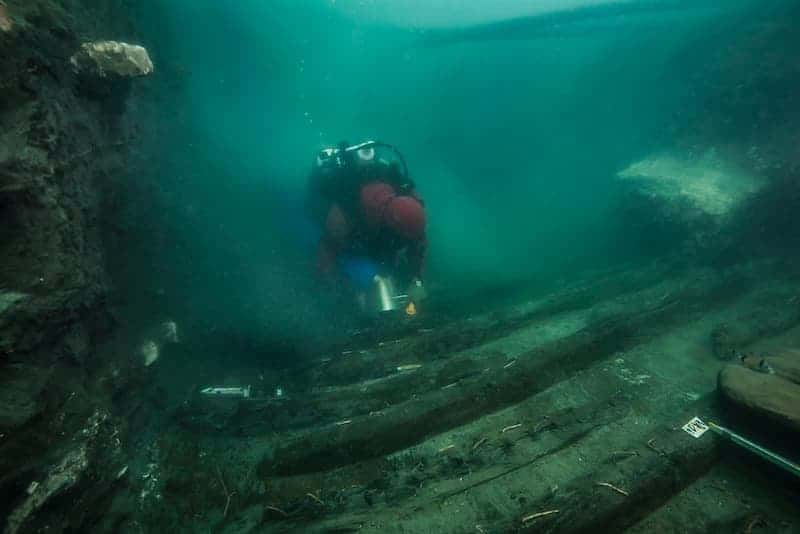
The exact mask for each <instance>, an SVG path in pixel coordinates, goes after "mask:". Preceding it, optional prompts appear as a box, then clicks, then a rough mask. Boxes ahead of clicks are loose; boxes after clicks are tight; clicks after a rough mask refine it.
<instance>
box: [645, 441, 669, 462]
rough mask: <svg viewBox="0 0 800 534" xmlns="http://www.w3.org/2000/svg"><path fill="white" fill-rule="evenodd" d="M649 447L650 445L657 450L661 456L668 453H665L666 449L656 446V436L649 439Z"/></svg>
mask: <svg viewBox="0 0 800 534" xmlns="http://www.w3.org/2000/svg"><path fill="white" fill-rule="evenodd" d="M647 447H648V448H649V449H651V450H653V451H655V452H656V453H658V455H659V456H664V457H666V456H667V455H666V454H665V453H664V451H662V450H661V449H659V448H658V447H656V439H655V438H653V439H651V440H649V441H648V442H647Z"/></svg>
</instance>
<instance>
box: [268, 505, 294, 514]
mask: <svg viewBox="0 0 800 534" xmlns="http://www.w3.org/2000/svg"><path fill="white" fill-rule="evenodd" d="M264 509H265V510H272V511H273V512H278V513H279V514H281V515H282V516H283V517H289V514H287V513H286V512H284V511H283V510H281V509H280V508H278V507H277V506H272V505H271V504H268V505H266V506H264Z"/></svg>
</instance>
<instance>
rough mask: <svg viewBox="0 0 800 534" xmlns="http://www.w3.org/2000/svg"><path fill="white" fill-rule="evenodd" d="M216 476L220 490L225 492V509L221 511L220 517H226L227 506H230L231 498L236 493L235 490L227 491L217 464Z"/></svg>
mask: <svg viewBox="0 0 800 534" xmlns="http://www.w3.org/2000/svg"><path fill="white" fill-rule="evenodd" d="M217 476H218V477H219V483H220V484H222V491H223V492H225V498H226V500H225V509H224V510H223V511H222V517H223V518H226V517H228V508H230V506H231V499H232V498H233V496H234V495H236V491H231V492H229V491H228V486H226V485H225V479H224V478H222V471H221V470H220V468H219V466H217Z"/></svg>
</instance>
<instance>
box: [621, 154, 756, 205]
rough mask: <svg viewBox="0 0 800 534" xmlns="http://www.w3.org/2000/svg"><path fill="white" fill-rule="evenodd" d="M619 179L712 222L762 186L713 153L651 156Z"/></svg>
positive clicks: (750, 175)
mask: <svg viewBox="0 0 800 534" xmlns="http://www.w3.org/2000/svg"><path fill="white" fill-rule="evenodd" d="M619 177H620V179H622V180H626V181H631V182H634V184H632V185H634V187H635V188H636V189H637V190H638V191H639V192H640V193H641V194H644V195H647V196H649V197H652V198H657V199H659V200H660V201H661V202H663V203H665V204H680V205H687V206H690V207H692V208H694V209H696V210H698V211H699V212H701V213H704V214H706V215H709V216H711V217H713V218H724V217H725V216H727V215H729V214H731V213H732V212H733V211H734V210H735V208H736V207H738V206H739V205H740V204H741V203H742V201H744V200H745V199H747V198H748V197H750V196H751V195H753V194H754V193H756V192H757V191H758V190H759V189H760V188H761V187H762V185H763V182H762V179H761V178H760V177H758V176H754V175H752V174H750V173H747V172H745V171H744V170H742V169H739V168H737V167H736V166H735V165H733V164H731V163H730V162H728V161H726V160H725V158H723V157H721V156H720V155H719V154H718V153H717V151H715V150H713V149H712V150H708V151H707V152H706V153H705V154H703V155H702V156H700V157H692V156H688V155H679V154H658V155H653V156H650V157H648V158H646V159H644V160H641V161H638V162H636V163H634V164H632V165H630V166H629V167H628V168H627V169H625V170H623V171H622V172H620V173H619Z"/></svg>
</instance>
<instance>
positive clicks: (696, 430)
mask: <svg viewBox="0 0 800 534" xmlns="http://www.w3.org/2000/svg"><path fill="white" fill-rule="evenodd" d="M683 430H684V432H686V433H687V434H689V435H690V436H692V437H693V438H699V437H700V436H702V435H703V434H705V433H706V431H708V425H706V424H705V423H704V422H703V421H701V420H700V418H699V417H694V418H693V419H692V420H691V421H689V422H688V423H686V424H685V425H683Z"/></svg>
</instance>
